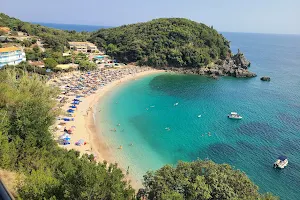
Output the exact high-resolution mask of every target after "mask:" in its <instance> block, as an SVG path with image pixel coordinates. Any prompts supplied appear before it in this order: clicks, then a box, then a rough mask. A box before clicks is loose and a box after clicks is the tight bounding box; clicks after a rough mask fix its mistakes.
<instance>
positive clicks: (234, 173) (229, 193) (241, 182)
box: [138, 161, 277, 200]
mask: <svg viewBox="0 0 300 200" xmlns="http://www.w3.org/2000/svg"><path fill="white" fill-rule="evenodd" d="M144 186H145V188H146V189H145V191H143V193H142V192H140V193H139V194H138V196H143V195H148V198H149V199H150V200H154V199H160V200H169V199H174V200H175V199H176V200H181V199H182V200H183V199H190V200H192V199H203V200H213V199H228V200H229V199H230V200H234V199H236V200H237V199H244V200H257V199H260V200H275V199H277V198H276V197H274V196H272V195H271V194H269V193H267V194H265V195H261V194H259V192H258V187H257V186H256V185H254V184H253V183H252V182H251V181H250V179H249V178H248V177H247V176H246V175H245V174H244V173H242V172H241V171H238V170H233V169H232V168H231V167H230V166H229V165H227V164H222V165H218V164H215V163H213V162H211V161H195V162H190V163H186V162H179V163H178V165H177V167H175V168H174V167H172V166H169V165H166V166H164V167H162V168H161V169H159V170H157V171H155V172H148V173H147V174H146V175H145V176H144Z"/></svg>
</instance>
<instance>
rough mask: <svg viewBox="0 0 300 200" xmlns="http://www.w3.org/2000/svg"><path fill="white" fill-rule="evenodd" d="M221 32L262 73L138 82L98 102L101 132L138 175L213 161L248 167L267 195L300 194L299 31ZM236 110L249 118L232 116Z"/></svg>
mask: <svg viewBox="0 0 300 200" xmlns="http://www.w3.org/2000/svg"><path fill="white" fill-rule="evenodd" d="M223 34H224V35H225V37H226V38H228V39H229V40H230V41H231V46H232V50H233V51H234V52H237V49H238V48H240V49H241V51H242V52H244V53H245V55H246V57H247V58H248V59H249V60H250V61H251V68H250V70H251V71H253V72H255V73H257V75H258V76H257V77H256V78H250V79H237V78H233V77H222V78H220V79H219V80H214V79H211V78H207V77H203V76H197V75H176V74H167V73H161V74H156V75H150V76H146V77H143V78H140V79H137V80H133V81H131V82H128V83H125V84H123V85H122V86H120V87H117V88H115V89H114V90H113V91H112V92H110V93H108V94H107V95H106V97H105V98H104V99H103V101H101V103H100V104H99V105H98V107H99V109H101V112H99V114H97V120H96V121H97V125H99V126H100V127H101V134H102V135H103V136H104V138H105V140H106V142H107V143H108V145H109V147H110V148H111V151H112V152H113V155H114V159H115V161H116V162H119V163H120V164H121V166H123V167H124V168H127V167H129V173H130V174H132V175H133V176H135V177H136V178H137V179H142V176H143V174H145V172H146V171H147V170H155V169H158V168H160V167H161V166H163V165H165V164H172V165H174V164H176V163H177V162H178V160H183V161H192V160H196V159H211V160H213V161H214V162H217V163H229V164H230V165H232V166H234V168H235V169H240V170H242V171H244V172H246V173H247V175H248V176H249V178H250V179H251V180H252V181H254V182H255V184H257V185H258V186H259V187H260V190H261V191H262V192H266V191H269V192H272V193H274V194H275V195H279V196H280V197H281V199H299V198H300V189H299V188H300V36H297V35H266V34H242V33H223ZM261 76H270V77H271V82H263V81H261V80H260V77H261ZM175 103H178V105H177V106H174V104H175ZM232 111H235V112H238V113H239V114H240V115H241V116H242V117H243V119H242V120H231V119H228V118H227V115H228V114H229V113H230V112H232ZM119 124H120V125H119ZM114 128H116V132H114V131H111V130H113V129H114ZM166 128H169V130H168V129H166ZM120 145H122V149H118V148H119V147H120ZM279 155H286V156H287V157H288V159H289V164H288V166H287V167H286V168H285V169H283V170H276V169H274V168H273V162H274V161H275V160H276V158H277V157H278V156H279Z"/></svg>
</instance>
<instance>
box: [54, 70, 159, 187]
mask: <svg viewBox="0 0 300 200" xmlns="http://www.w3.org/2000/svg"><path fill="white" fill-rule="evenodd" d="M160 72H162V71H161V70H155V69H153V70H150V71H145V72H140V73H137V74H134V75H126V76H125V77H124V78H122V79H120V80H116V81H113V82H111V83H109V84H107V85H106V86H104V87H102V88H101V89H99V90H98V91H97V92H96V93H95V94H92V95H90V96H88V97H85V98H81V100H82V102H81V103H80V104H79V105H78V106H77V110H76V111H75V117H74V121H69V122H67V123H66V126H65V127H66V128H67V129H69V128H70V127H71V126H76V129H75V130H74V131H73V133H72V134H71V144H69V145H60V146H61V147H62V148H65V149H68V150H70V149H74V150H76V151H79V152H80V153H81V155H82V154H86V153H87V154H94V155H96V161H99V162H102V161H104V160H105V161H107V162H108V163H114V158H113V154H112V152H111V151H110V150H109V149H110V148H109V144H107V143H106V142H105V138H104V137H103V136H102V134H101V131H100V130H97V128H98V129H99V126H97V128H96V125H95V122H94V117H93V116H94V113H95V112H97V111H96V110H95V109H94V106H96V105H98V104H99V102H100V101H101V98H102V97H104V96H105V95H106V93H108V92H110V91H111V90H113V89H114V87H117V86H120V85H122V84H124V83H126V82H127V81H130V80H133V79H137V78H140V77H142V76H146V75H150V74H154V73H160ZM68 106H70V104H68V103H67V104H66V105H65V106H64V107H63V110H67V109H68ZM57 124H58V122H57V123H56V125H57ZM100 129H101V127H100ZM62 134H63V127H62V128H61V129H60V130H57V131H56V132H55V135H54V137H55V138H56V139H57V138H58V137H59V136H60V135H62ZM80 139H83V140H84V141H85V142H86V143H87V144H86V145H82V146H76V145H75V142H77V141H78V140H80ZM119 167H120V168H121V169H122V170H123V172H124V173H126V167H123V166H120V165H119ZM126 178H127V179H128V180H130V181H131V185H132V186H133V188H135V189H138V188H140V187H141V186H142V185H141V181H140V180H135V179H134V178H133V177H130V176H127V177H126ZM141 178H142V177H141Z"/></svg>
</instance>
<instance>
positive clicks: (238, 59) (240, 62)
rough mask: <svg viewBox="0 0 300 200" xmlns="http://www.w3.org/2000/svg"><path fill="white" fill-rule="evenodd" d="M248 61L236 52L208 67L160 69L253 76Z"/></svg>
mask: <svg viewBox="0 0 300 200" xmlns="http://www.w3.org/2000/svg"><path fill="white" fill-rule="evenodd" d="M249 66H250V62H249V61H248V60H247V59H246V58H245V56H244V54H243V53H241V52H240V51H238V53H237V54H236V55H234V56H232V57H228V58H227V59H225V60H218V61H217V62H216V64H214V65H210V66H209V67H208V66H206V67H189V68H188V67H170V66H169V67H162V68H161V69H163V70H166V71H168V72H175V73H181V74H198V75H204V76H209V77H212V78H217V77H218V76H233V77H237V78H250V77H255V76H256V74H255V73H253V72H250V71H249V70H248V67H249Z"/></svg>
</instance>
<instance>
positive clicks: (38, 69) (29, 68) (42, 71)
mask: <svg viewBox="0 0 300 200" xmlns="http://www.w3.org/2000/svg"><path fill="white" fill-rule="evenodd" d="M7 69H14V70H16V71H18V72H23V71H27V72H34V73H37V74H40V75H46V74H47V73H46V69H45V68H41V67H34V66H31V65H30V64H28V63H27V62H21V63H20V64H18V65H15V66H13V65H9V66H4V67H3V68H1V70H7Z"/></svg>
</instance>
